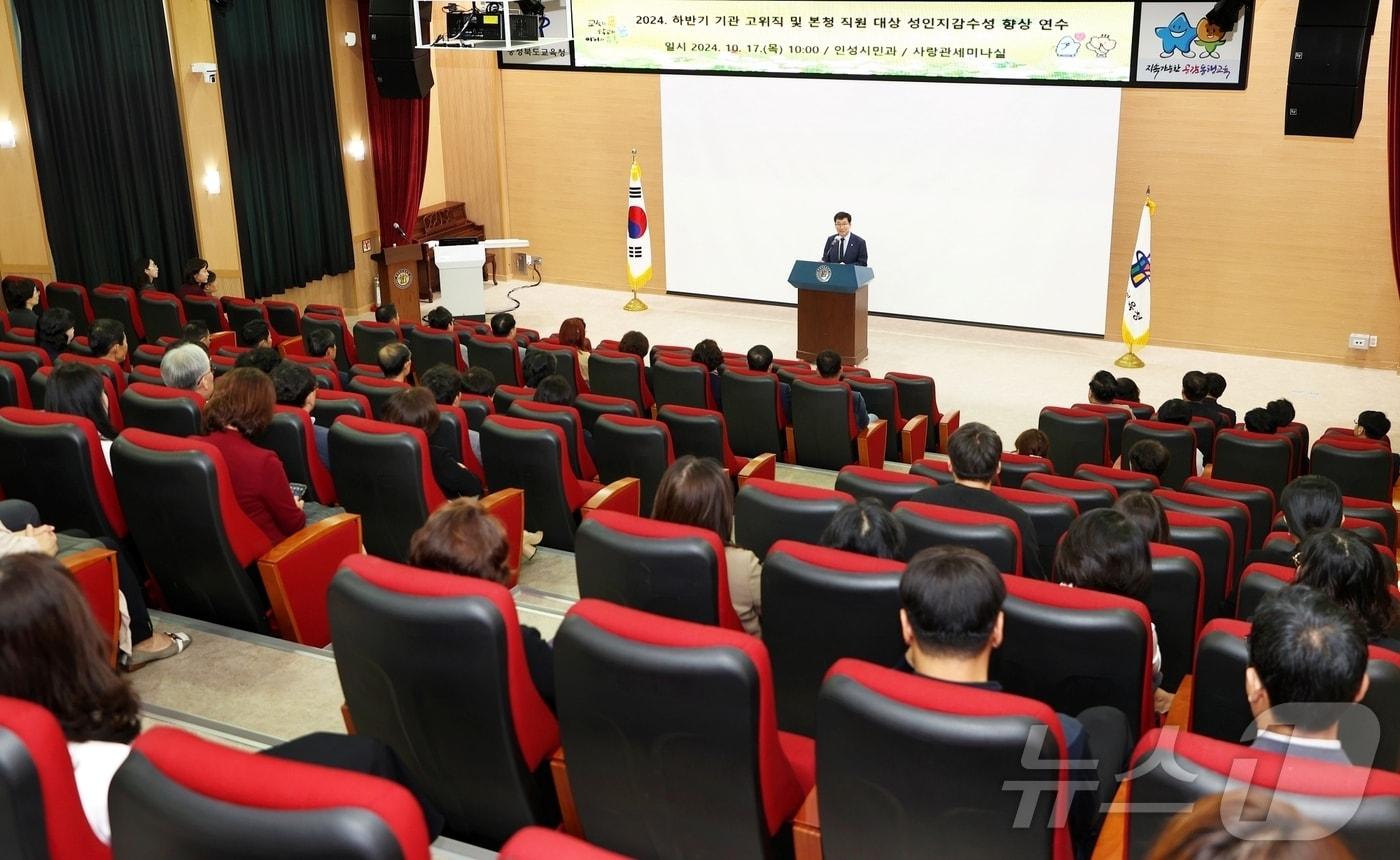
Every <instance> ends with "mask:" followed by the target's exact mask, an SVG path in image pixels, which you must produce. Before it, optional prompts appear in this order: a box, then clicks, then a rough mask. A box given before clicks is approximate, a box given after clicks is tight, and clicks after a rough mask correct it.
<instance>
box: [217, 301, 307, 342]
mask: <svg viewBox="0 0 1400 860" xmlns="http://www.w3.org/2000/svg"><path fill="white" fill-rule="evenodd" d="M220 306H221V307H222V308H223V310H224V314H225V315H226V316H227V318H228V326H229V329H231V330H232V331H234V332H240V331H242V330H243V327H244V326H245V325H247V324H248V323H250V322H265V323H267V327H268V328H270V329H272V330H273V331H278V332H279V333H280V334H282V335H283V336H284V337H285V336H286V333H285V332H280V330H278V329H276V328H274V327H273V325H272V321H271V320H270V319H269V318H268V312H267V307H266V306H265V305H263V304H261V303H259V302H255V301H253V300H252V299H245V298H242V297H240V296H223V297H222V298H221V299H220ZM292 308H293V309H295V308H296V305H292ZM297 322H298V325H300V322H301V314H300V313H299V312H298V314H297ZM291 334H293V335H300V334H301V332H300V331H299V330H297V329H293V330H292V332H291Z"/></svg>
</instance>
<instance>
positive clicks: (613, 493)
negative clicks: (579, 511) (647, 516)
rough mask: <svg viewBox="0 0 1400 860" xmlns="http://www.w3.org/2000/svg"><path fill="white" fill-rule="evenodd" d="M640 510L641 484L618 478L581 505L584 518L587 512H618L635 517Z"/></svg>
mask: <svg viewBox="0 0 1400 860" xmlns="http://www.w3.org/2000/svg"><path fill="white" fill-rule="evenodd" d="M641 510H642V482H641V481H640V480H639V479H637V478H618V479H617V480H616V481H613V482H612V483H611V484H608V485H607V486H606V487H604V488H603V489H601V490H599V491H598V492H596V493H594V494H593V498H591V499H589V500H588V501H586V502H584V503H583V514H584V516H587V515H588V512H589V511H618V512H619V513H624V514H631V515H633V516H637V515H638V514H640V513H641Z"/></svg>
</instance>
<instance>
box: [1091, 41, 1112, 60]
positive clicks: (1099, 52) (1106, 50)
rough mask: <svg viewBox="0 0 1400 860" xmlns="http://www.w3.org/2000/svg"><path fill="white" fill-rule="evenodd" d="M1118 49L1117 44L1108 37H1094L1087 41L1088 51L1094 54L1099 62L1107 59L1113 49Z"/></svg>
mask: <svg viewBox="0 0 1400 860" xmlns="http://www.w3.org/2000/svg"><path fill="white" fill-rule="evenodd" d="M1116 47H1118V42H1117V41H1116V40H1114V39H1110V38H1109V37H1108V36H1106V35H1105V36H1095V37H1094V38H1092V39H1090V40H1089V50H1091V51H1093V52H1094V56H1096V57H1098V58H1099V59H1100V60H1106V59H1108V55H1109V54H1110V53H1112V51H1113V49H1114V48H1116Z"/></svg>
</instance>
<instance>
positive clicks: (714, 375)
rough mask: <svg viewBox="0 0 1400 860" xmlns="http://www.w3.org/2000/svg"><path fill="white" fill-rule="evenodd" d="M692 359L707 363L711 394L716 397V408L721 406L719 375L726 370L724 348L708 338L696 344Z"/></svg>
mask: <svg viewBox="0 0 1400 860" xmlns="http://www.w3.org/2000/svg"><path fill="white" fill-rule="evenodd" d="M690 360H691V361H694V362H697V363H699V364H703V365H705V369H706V370H707V371H709V373H710V394H711V395H712V396H713V397H714V401H715V408H716V409H719V408H720V405H721V404H720V384H719V375H720V374H721V373H723V372H724V350H722V349H720V348H719V344H717V343H715V342H714V341H713V340H710V339H709V338H706V339H705V340H702V341H700V342H699V343H697V344H696V345H695V349H693V350H692V351H691V353H690Z"/></svg>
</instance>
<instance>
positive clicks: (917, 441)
mask: <svg viewBox="0 0 1400 860" xmlns="http://www.w3.org/2000/svg"><path fill="white" fill-rule="evenodd" d="M927 447H928V416H927V415H915V416H914V417H913V418H910V419H909V420H908V421H905V422H904V427H903V429H901V430H900V431H899V455H900V460H901V461H903V462H904V463H907V464H908V465H910V466H912V465H914V461H915V460H918V459H919V458H920V457H922V456H924V449H925V448H927Z"/></svg>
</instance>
